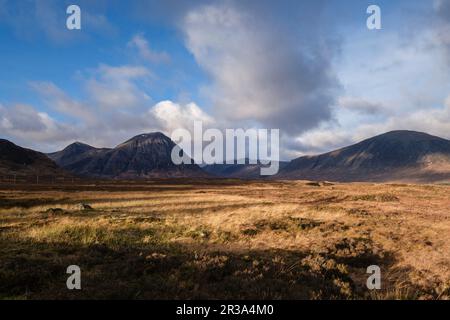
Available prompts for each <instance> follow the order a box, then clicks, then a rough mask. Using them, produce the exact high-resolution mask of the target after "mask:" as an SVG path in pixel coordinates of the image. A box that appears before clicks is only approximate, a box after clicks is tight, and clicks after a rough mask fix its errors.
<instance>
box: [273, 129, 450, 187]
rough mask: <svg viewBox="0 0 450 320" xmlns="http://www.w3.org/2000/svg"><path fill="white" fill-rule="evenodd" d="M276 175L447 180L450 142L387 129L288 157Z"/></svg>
mask: <svg viewBox="0 0 450 320" xmlns="http://www.w3.org/2000/svg"><path fill="white" fill-rule="evenodd" d="M276 178H285V179H305V180H329V181H343V182H346V181H411V182H436V181H450V141H449V140H446V139H442V138H439V137H435V136H432V135H429V134H426V133H422V132H415V131H391V132H388V133H385V134H382V135H379V136H376V137H373V138H370V139H367V140H364V141H362V142H359V143H357V144H354V145H351V146H349V147H345V148H342V149H339V150H335V151H332V152H328V153H325V154H321V155H317V156H305V157H300V158H297V159H295V160H292V161H291V162H290V163H289V164H288V165H287V166H286V167H285V168H283V169H282V170H281V171H280V173H279V174H278V175H277V176H276Z"/></svg>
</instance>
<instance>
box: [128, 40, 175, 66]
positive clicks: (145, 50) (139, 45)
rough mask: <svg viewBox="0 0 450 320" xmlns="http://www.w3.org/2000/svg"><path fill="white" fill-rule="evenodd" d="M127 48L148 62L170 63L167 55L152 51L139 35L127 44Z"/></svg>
mask: <svg viewBox="0 0 450 320" xmlns="http://www.w3.org/2000/svg"><path fill="white" fill-rule="evenodd" d="M128 47H130V48H133V49H136V50H137V52H138V54H139V56H140V57H141V58H143V59H144V60H146V61H148V62H151V63H162V62H169V61H170V57H169V54H168V53H166V52H159V51H155V50H152V49H151V48H150V45H149V43H148V41H147V40H146V39H145V38H144V37H143V35H141V34H137V35H135V36H134V37H133V38H132V39H131V40H130V42H128Z"/></svg>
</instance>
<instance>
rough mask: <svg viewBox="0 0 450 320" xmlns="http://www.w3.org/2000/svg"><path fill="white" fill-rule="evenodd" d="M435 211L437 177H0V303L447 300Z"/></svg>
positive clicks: (449, 257)
mask: <svg viewBox="0 0 450 320" xmlns="http://www.w3.org/2000/svg"><path fill="white" fill-rule="evenodd" d="M80 204H87V205H88V206H90V207H92V210H91V209H89V207H86V206H84V207H83V206H80ZM86 208H88V209H86ZM449 208H450V189H449V186H446V185H433V186H430V185H406V184H397V185H383V184H331V183H314V182H301V181H298V182H294V181H267V182H261V181H258V182H252V181H245V182H241V181H238V180H217V181H216V180H202V181H195V180H193V181H188V182H183V183H181V182H180V181H174V180H167V181H164V180H160V181H147V182H140V183H136V182H133V183H126V182H94V183H90V184H79V185H42V186H25V185H14V186H10V185H0V298H3V299H54V298H56V299H82V298H83V299H86V298H87V299H106V298H112V299H216V298H222V299H269V298H270V299H449V298H450V289H449V288H450V232H449V231H450V219H449V217H450V211H449V210H448V209H449ZM71 264H76V265H79V266H80V267H81V270H82V288H83V289H82V290H81V291H69V290H67V289H66V285H65V283H66V279H67V276H68V275H67V274H66V268H67V266H69V265H71ZM372 264H376V265H379V266H380V267H381V270H382V290H379V291H370V290H368V289H367V288H366V286H365V282H366V279H367V277H368V274H366V268H367V267H368V266H369V265H372Z"/></svg>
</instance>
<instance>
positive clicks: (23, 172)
mask: <svg viewBox="0 0 450 320" xmlns="http://www.w3.org/2000/svg"><path fill="white" fill-rule="evenodd" d="M0 175H20V176H34V175H40V176H45V175H51V176H64V175H68V174H67V172H65V171H64V170H62V169H60V168H59V167H58V166H57V164H56V163H55V162H53V161H52V160H50V159H49V158H48V157H47V156H46V155H45V154H43V153H40V152H37V151H34V150H31V149H25V148H22V147H19V146H17V145H15V144H14V143H12V142H10V141H8V140H4V139H0Z"/></svg>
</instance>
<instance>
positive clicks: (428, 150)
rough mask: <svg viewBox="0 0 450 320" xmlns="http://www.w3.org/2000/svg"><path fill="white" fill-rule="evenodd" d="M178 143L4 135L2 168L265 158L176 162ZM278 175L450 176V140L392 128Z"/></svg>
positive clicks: (130, 168)
mask: <svg viewBox="0 0 450 320" xmlns="http://www.w3.org/2000/svg"><path fill="white" fill-rule="evenodd" d="M174 146H175V143H174V142H173V141H172V140H171V139H170V138H168V137H167V136H165V135H164V134H162V133H159V132H156V133H148V134H141V135H138V136H135V137H133V138H131V139H129V140H127V141H125V142H123V143H121V144H119V145H118V146H116V147H115V148H111V149H110V148H95V147H92V146H90V145H87V144H84V143H80V142H75V143H73V144H71V145H69V146H67V147H66V148H64V149H63V150H61V151H58V152H54V153H50V154H47V155H45V154H42V153H40V152H37V151H33V150H30V149H25V148H21V147H19V146H16V145H15V144H13V143H12V142H9V141H7V140H1V139H0V174H23V175H27V174H28V175H32V174H35V173H36V172H40V173H41V174H49V175H52V174H54V175H60V174H66V172H70V173H72V174H75V175H77V176H84V177H91V178H115V179H146V178H174V177H221V178H243V179H259V178H262V177H261V176H260V175H259V172H260V167H261V165H260V164H245V165H241V164H214V165H207V166H203V167H202V168H201V167H199V166H198V165H196V164H190V165H189V164H187V165H186V164H184V165H175V164H173V162H172V160H171V152H172V149H173V147H174ZM271 178H272V179H300V180H327V181H340V182H352V181H374V182H386V181H404V182H420V183H422V182H448V181H450V141H449V140H447V139H443V138H439V137H436V136H432V135H429V134H426V133H422V132H415V131H406V130H401V131H391V132H388V133H385V134H381V135H378V136H375V137H372V138H369V139H366V140H364V141H361V142H359V143H356V144H354V145H351V146H348V147H345V148H341V149H338V150H334V151H331V152H327V153H324V154H320V155H315V156H303V157H299V158H297V159H294V160H292V161H290V162H280V171H279V173H278V174H277V175H276V176H273V177H271Z"/></svg>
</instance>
